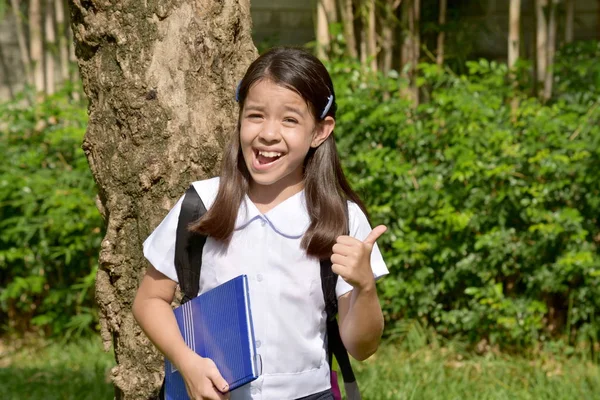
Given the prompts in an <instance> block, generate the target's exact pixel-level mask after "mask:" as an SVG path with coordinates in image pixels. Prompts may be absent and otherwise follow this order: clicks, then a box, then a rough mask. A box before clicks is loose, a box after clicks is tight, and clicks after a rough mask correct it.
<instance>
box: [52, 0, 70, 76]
mask: <svg viewBox="0 0 600 400" xmlns="http://www.w3.org/2000/svg"><path fill="white" fill-rule="evenodd" d="M63 1H64V0H54V17H55V19H56V29H57V31H58V32H57V37H58V56H59V60H60V81H61V82H66V81H68V80H69V47H68V45H67V25H66V24H65V8H64V3H63Z"/></svg>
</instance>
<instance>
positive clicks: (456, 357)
mask: <svg viewBox="0 0 600 400" xmlns="http://www.w3.org/2000/svg"><path fill="white" fill-rule="evenodd" d="M355 370H356V371H355V372H356V374H357V380H358V382H359V385H360V387H361V391H362V393H363V398H364V399H365V400H369V399H373V400H388V399H389V400H392V399H393V400H409V399H413V400H417V399H424V400H429V399H434V400H437V399H439V400H442V399H443V400H454V399H457V400H465V399H473V400H475V399H477V400H505V399H506V400H509V399H510V400H534V399H535V400H538V399H540V400H542V399H543V400H563V399H564V400H573V399H590V400H593V399H600V367H599V366H598V365H596V364H593V363H591V362H589V361H582V360H580V359H577V358H566V357H557V356H554V355H552V354H550V353H547V352H546V353H539V354H537V355H536V356H535V357H524V356H519V355H510V356H509V355H506V354H493V353H487V354H486V355H484V356H477V355H473V354H471V355H469V354H465V353H464V352H462V351H460V350H459V349H457V348H453V347H452V345H451V344H450V346H449V347H444V348H439V347H438V348H436V347H423V348H421V349H418V350H416V351H411V352H407V351H403V350H400V349H398V348H397V347H394V346H389V345H388V346H382V347H381V348H380V349H379V351H378V352H377V354H376V355H375V356H373V357H372V358H370V359H369V360H367V361H366V362H364V363H362V364H357V365H356V368H355Z"/></svg>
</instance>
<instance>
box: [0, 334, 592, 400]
mask: <svg viewBox="0 0 600 400" xmlns="http://www.w3.org/2000/svg"><path fill="white" fill-rule="evenodd" d="M403 347H404V348H406V346H405V345H403V346H394V345H391V344H387V345H383V346H382V347H381V348H380V349H379V351H378V352H377V354H376V355H375V356H373V357H371V358H370V359H369V360H367V361H365V362H364V363H356V368H355V371H356V373H357V378H358V381H359V384H360V386H361V390H362V392H363V398H364V399H365V400H388V399H389V400H392V399H393V400H405V399H406V400H408V399H412V400H420V399H423V400H430V399H431V400H453V399H460V400H468V399H473V400H475V399H477V400H480V399H481V400H504V399H507V400H508V399H510V400H513V399H515V400H521V399H523V400H525V399H527V400H529V399H532V400H533V399H536V400H538V399H543V400H562V399H565V400H567V399H568V400H572V399H592V400H593V399H599V400H600V366H598V365H596V364H593V363H591V362H589V361H584V360H581V359H580V358H577V357H572V358H567V357H562V356H555V355H553V354H552V353H550V352H540V353H538V354H536V355H535V357H525V356H518V355H507V354H501V353H495V352H488V353H487V354H485V355H483V356H477V355H473V354H472V353H468V352H465V351H464V350H463V349H461V348H460V346H458V345H456V344H453V343H448V344H445V345H444V347H441V346H439V345H419V346H418V347H417V348H416V349H413V350H411V351H408V350H403V349H402V348H403ZM112 365H114V361H113V358H112V354H107V353H104V352H103V351H102V348H101V346H100V342H99V340H97V339H86V340H81V341H79V342H76V343H72V344H66V345H61V344H58V343H50V344H46V345H36V346H30V347H24V348H21V349H19V350H15V351H12V350H7V349H6V348H3V347H2V346H0V399H4V400H13V399H14V400H22V399H28V400H29V399H31V400H38V399H39V400H42V399H44V400H53V399H61V400H63V399H83V400H88V399H89V400H92V399H94V400H95V399H98V400H101V399H106V400H109V399H112V398H113V389H112V386H111V384H110V383H109V382H108V380H107V377H108V376H109V370H110V367H111V366H112Z"/></svg>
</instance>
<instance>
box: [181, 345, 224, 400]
mask: <svg viewBox="0 0 600 400" xmlns="http://www.w3.org/2000/svg"><path fill="white" fill-rule="evenodd" d="M180 364H181V367H180V370H179V372H181V376H183V380H184V382H185V387H186V389H187V392H188V396H189V397H190V399H191V400H226V399H229V393H227V392H228V391H229V385H228V384H227V382H226V381H225V379H223V377H222V376H221V373H220V372H219V370H218V368H217V366H216V365H215V363H214V362H213V360H211V359H209V358H203V357H200V356H199V355H198V354H196V353H194V352H193V351H190V352H189V353H188V354H187V355H186V357H185V359H184V360H183V361H182V362H181V363H180Z"/></svg>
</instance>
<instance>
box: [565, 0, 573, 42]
mask: <svg viewBox="0 0 600 400" xmlns="http://www.w3.org/2000/svg"><path fill="white" fill-rule="evenodd" d="M574 30H575V0H565V43H571V42H573V37H574Z"/></svg>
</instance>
